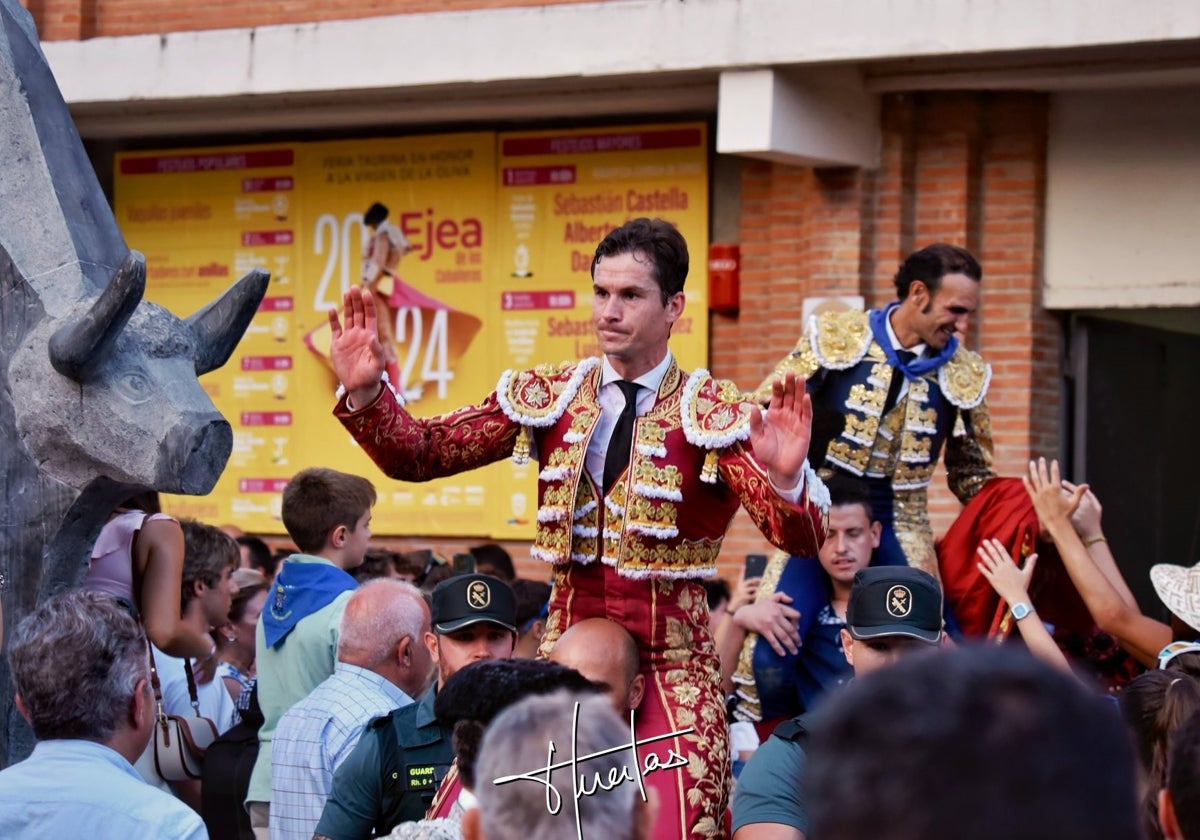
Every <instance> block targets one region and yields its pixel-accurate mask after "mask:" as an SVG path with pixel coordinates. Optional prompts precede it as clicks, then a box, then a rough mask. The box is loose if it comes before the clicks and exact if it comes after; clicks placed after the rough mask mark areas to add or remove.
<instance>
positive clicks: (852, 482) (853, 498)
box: [825, 472, 875, 522]
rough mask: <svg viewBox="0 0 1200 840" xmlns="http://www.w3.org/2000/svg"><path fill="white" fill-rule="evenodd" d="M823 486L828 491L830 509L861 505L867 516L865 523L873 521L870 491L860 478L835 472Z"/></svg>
mask: <svg viewBox="0 0 1200 840" xmlns="http://www.w3.org/2000/svg"><path fill="white" fill-rule="evenodd" d="M825 486H826V487H827V488H828V489H829V504H830V506H831V507H843V506H846V505H862V509H863V510H864V511H865V512H866V514H867V521H868V522H874V521H875V509H874V508H873V507H872V506H871V489H870V488H869V487H868V486H867V483H866V482H865V481H863V480H862V479H861V478H858V477H857V476H853V475H848V474H846V473H844V472H835V473H834V474H833V475H832V476H830V477H829V478H828V479H827V480H826V481H825Z"/></svg>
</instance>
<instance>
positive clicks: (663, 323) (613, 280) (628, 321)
mask: <svg viewBox="0 0 1200 840" xmlns="http://www.w3.org/2000/svg"><path fill="white" fill-rule="evenodd" d="M683 302H684V299H683V293H682V292H681V293H679V294H677V295H674V296H672V297H671V298H670V299H669V300H668V301H667V305H666V306H663V302H662V292H661V291H660V290H659V286H658V283H657V282H656V281H655V280H654V268H653V265H652V264H651V263H650V261H649V260H648V259H647V258H645V257H643V256H642V255H641V254H640V253H638V254H617V255H616V256H612V257H603V258H601V260H600V262H599V263H598V264H597V265H596V275H595V279H594V280H593V283H592V325H593V326H594V327H595V328H596V338H597V340H598V341H599V343H600V351H601V352H602V353H604V355H606V356H608V358H609V361H610V362H612V364H613V366H614V367H616V368H617V370H618V371H619V372H623V370H622V368H623V367H628V366H632V367H634V368H636V369H637V370H638V373H635V374H633V375H634V376H638V375H640V374H641V373H642V372H644V371H645V370H649V369H650V368H652V367H653V366H654V365H656V364H658V363H659V362H661V361H662V359H663V356H665V355H666V352H667V339H668V338H670V336H671V325H672V324H674V323H675V321H676V319H678V318H679V315H680V313H682V312H683Z"/></svg>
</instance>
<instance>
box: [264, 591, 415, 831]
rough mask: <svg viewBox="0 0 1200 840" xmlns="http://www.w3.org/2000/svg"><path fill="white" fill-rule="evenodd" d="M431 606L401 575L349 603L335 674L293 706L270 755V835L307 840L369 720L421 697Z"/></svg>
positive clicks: (283, 718) (276, 730)
mask: <svg viewBox="0 0 1200 840" xmlns="http://www.w3.org/2000/svg"><path fill="white" fill-rule="evenodd" d="M427 632H429V608H428V607H427V606H426V605H425V600H424V599H423V598H422V597H421V593H420V591H419V590H417V589H416V587H414V586H412V585H411V584H408V583H404V582H402V581H398V580H374V581H370V582H369V583H365V584H363V585H362V586H361V587H360V588H359V589H358V590H357V591H355V593H354V595H353V596H351V598H350V600H349V601H348V602H347V603H346V610H345V613H344V614H343V616H342V624H341V629H340V631H339V635H338V651H337V665H336V666H335V668H334V672H333V675H332V676H330V677H329V678H327V679H326V680H325V681H324V682H323V683H321V684H320V685H319V686H317V687H316V688H315V689H314V690H313V691H312V693H311V694H309V695H308V696H307V697H305V698H304V699H303V700H301V701H300V702H298V703H296V705H294V706H292V707H291V708H290V709H289V710H288V711H287V712H285V713H284V715H283V717H282V718H280V720H279V725H278V726H277V727H276V729H275V738H274V750H273V751H272V754H271V812H270V813H271V818H270V823H269V825H270V831H271V840H310V838H311V837H312V836H313V832H314V831H315V830H316V827H317V821H318V820H319V819H320V818H321V810H322V809H323V808H324V807H325V800H326V799H328V798H329V792H330V790H331V789H332V786H333V773H334V771H335V770H336V769H337V768H338V767H339V766H340V765H341V763H342V761H343V760H344V759H345V758H346V756H348V755H349V754H350V753H351V751H352V750H353V749H354V747H355V745H356V744H357V743H358V739H359V736H360V735H362V732H363V729H364V728H365V727H366V725H367V723H368V722H369V721H371V720H372V719H374V718H377V717H379V716H381V715H385V714H387V713H388V712H390V711H392V710H393V709H398V708H401V707H403V706H407V705H409V704H410V703H412V702H413V698H414V697H419V696H421V693H422V692H423V691H424V689H425V687H426V685H428V683H429V679H430V677H431V676H432V673H433V660H432V657H431V655H430V653H429V649H428V648H427V647H426V646H425V641H424V638H425V634H426V633H427Z"/></svg>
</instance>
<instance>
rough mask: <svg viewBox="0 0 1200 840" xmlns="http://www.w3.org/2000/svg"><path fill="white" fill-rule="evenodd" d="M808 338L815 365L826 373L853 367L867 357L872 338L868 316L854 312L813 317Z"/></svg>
mask: <svg viewBox="0 0 1200 840" xmlns="http://www.w3.org/2000/svg"><path fill="white" fill-rule="evenodd" d="M808 334H809V343H810V344H811V349H812V354H813V357H814V359H815V361H816V363H817V364H818V365H819V366H821V367H823V368H827V369H829V370H846V369H847V368H852V367H854V366H855V365H856V364H858V363H859V362H860V361H862V358H863V356H865V355H867V350H869V349H870V347H871V341H872V338H873V336H872V335H871V322H870V316H869V315H868V314H867V313H866V312H861V311H859V310H857V309H847V310H842V311H837V312H822V313H821V314H820V315H814V316H813V317H812V318H810V319H809V322H808Z"/></svg>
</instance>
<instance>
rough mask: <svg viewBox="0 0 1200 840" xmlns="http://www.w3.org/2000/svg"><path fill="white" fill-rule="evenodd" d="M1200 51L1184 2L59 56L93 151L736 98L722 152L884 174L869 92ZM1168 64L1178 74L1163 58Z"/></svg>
mask: <svg viewBox="0 0 1200 840" xmlns="http://www.w3.org/2000/svg"><path fill="white" fill-rule="evenodd" d="M1198 44H1200V3H1183V2H1178V0H1140V2H1137V3H1130V2H1128V0H1089V1H1088V2H1080V0H939V2H937V3H930V2H929V1H928V0H889V2H887V3H881V2H878V0H840V2H837V3H830V2H828V0H703V1H702V2H701V1H700V0H688V2H675V0H609V2H596V3H582V4H565V5H550V6H531V7H517V8H504V9H479V10H474V11H470V12H442V13H430V14H408V15H392V16H384V17H374V18H362V19H356V20H337V21H327V22H321V23H302V24H284V25H277V26H264V27H257V28H252V29H224V30H206V31H196V32H175V33H171V34H166V35H134V36H125V37H100V38H93V39H90V40H87V41H58V42H49V43H46V44H44V49H45V52H46V55H47V57H48V58H49V60H50V63H51V67H52V68H53V69H54V72H55V75H56V77H57V78H58V81H59V85H60V87H61V88H62V90H63V94H64V96H65V98H66V100H67V103H68V105H69V106H70V108H71V111H72V114H73V115H74V116H75V118H76V120H77V123H78V126H79V130H80V133H81V134H82V135H83V136H84V137H88V138H124V139H128V138H137V137H147V138H149V137H166V136H174V137H179V136H196V137H202V136H205V135H217V134H229V133H231V132H246V131H252V132H269V131H273V130H286V131H304V130H311V131H315V132H320V131H328V130H329V129H330V127H331V126H334V127H340V128H346V129H358V128H372V127H374V128H377V129H378V130H380V131H384V130H388V129H389V128H391V127H397V126H406V125H416V124H421V125H460V126H461V125H464V124H470V123H473V122H477V123H491V124H494V123H495V122H496V121H511V122H528V121H531V120H555V119H562V118H569V119H581V118H591V119H608V118H621V119H626V118H629V117H631V116H636V117H642V116H655V115H666V114H679V113H689V114H693V115H694V114H695V113H698V112H707V113H715V115H716V116H717V120H718V124H719V125H721V124H724V125H725V126H731V125H732V123H731V122H730V120H731V119H732V117H733V115H734V111H732V110H727V109H734V108H736V107H739V106H740V105H741V104H742V103H740V102H739V101H738V100H737V99H736V98H733V97H732V93H731V94H730V96H728V97H727V96H726V91H727V90H729V91H733V90H734V89H741V90H743V91H746V90H747V89H752V90H755V91H756V92H757V93H756V95H757V97H758V101H759V103H760V104H759V106H758V110H757V120H756V123H757V126H756V127H755V126H747V127H746V128H747V131H745V132H739V133H734V134H726V135H725V136H727V137H730V138H739V139H736V140H735V139H730V140H729V141H728V142H729V149H730V150H731V151H734V150H737V149H739V148H741V149H742V150H743V151H741V152H739V153H746V154H756V155H759V156H764V157H772V159H779V160H804V159H807V158H806V156H808V157H811V158H812V159H813V160H826V159H830V158H829V157H828V156H829V154H830V152H829V146H830V144H831V142H833V141H834V140H837V139H838V138H842V139H843V140H845V139H846V138H849V139H848V140H847V142H849V143H850V146H851V147H852V149H853V151H850V152H844V153H840V157H839V156H838V155H835V156H834V157H833V158H832V160H833V161H834V162H837V161H839V160H841V158H842V157H844V158H846V162H853V161H862V160H864V159H866V158H867V157H869V156H867V155H864V154H863V153H862V151H861V148H864V147H866V146H868V145H870V143H869V137H870V134H871V132H870V130H869V128H868V127H865V126H863V125H861V122H862V121H861V117H860V115H859V111H860V110H861V107H862V103H863V101H864V98H865V97H869V96H870V95H872V94H878V93H881V92H889V91H895V90H902V89H904V90H916V89H923V88H931V87H980V86H989V87H1005V86H1022V87H1033V88H1035V89H1036V88H1037V87H1038V86H1039V85H1062V84H1070V81H1071V79H1074V78H1078V75H1077V74H1076V72H1075V65H1073V63H1072V62H1073V58H1072V56H1075V55H1077V54H1086V55H1087V61H1088V62H1089V63H1088V65H1087V67H1086V68H1083V72H1085V73H1086V74H1090V75H1091V76H1092V83H1094V82H1095V80H1096V79H1097V78H1100V77H1101V76H1103V75H1104V74H1107V76H1106V77H1126V78H1128V77H1130V76H1131V75H1136V74H1137V73H1138V72H1140V71H1142V70H1148V71H1153V72H1157V73H1160V74H1168V75H1171V74H1174V75H1175V76H1177V77H1179V76H1186V75H1187V74H1188V73H1192V74H1194V73H1195V68H1196V66H1197V65H1196V62H1195V60H1194V58H1195V55H1196V54H1197V52H1198V49H1197V45H1198ZM1172 50H1174V51H1176V57H1175V58H1174V59H1170V56H1168V59H1170V60H1169V61H1168V63H1167V64H1163V63H1161V59H1156V58H1155V57H1156V56H1160V55H1163V54H1164V51H1166V52H1170V51H1172ZM1187 54H1190V55H1191V56H1192V61H1191V62H1190V65H1189V62H1188V60H1187ZM1035 58H1036V59H1037V61H1039V62H1040V63H1037V64H1030V61H1031V59H1035ZM1154 61H1159V62H1160V63H1159V64H1153V62H1154ZM1139 62H1140V63H1139ZM1172 62H1174V63H1172ZM1123 64H1125V65H1127V69H1123V68H1122V65H1123ZM830 68H837V69H835V70H831V69H830ZM762 73H766V74H768V75H766V76H763V75H761V74H762ZM839 74H840V77H841V78H840V81H838V80H837V77H838V76H839ZM850 74H857V77H858V78H860V79H862V82H861V84H859V85H858V86H857V87H855V86H854V85H852V84H849V83H848V82H847V81H846V80H847V79H850V78H851V75H850ZM831 79H832V80H833V81H831ZM768 100H769V101H770V102H771V103H772V105H771V108H770V109H766V104H765V103H766V102H767V101H768ZM764 109H766V110H764ZM804 115H808V116H809V117H810V118H813V117H815V118H818V119H819V120H820V121H821V122H823V123H824V122H827V121H828V122H830V123H831V125H824V126H819V127H811V126H810V127H809V128H808V129H807V130H806V131H805V132H804V133H805V134H806V136H807V139H806V141H805V142H804V143H803V144H799V143H798V142H797V141H793V140H788V139H786V138H781V137H780V135H779V132H777V131H776V128H775V127H776V126H778V125H791V126H792V127H793V128H794V127H795V126H796V125H798V124H799V125H802V124H803V120H802V117H803V116H804ZM781 120H782V122H781ZM767 124H769V125H770V126H771V127H770V129H769V130H768V129H767ZM751 128H754V129H755V130H756V131H757V132H758V135H759V136H758V137H757V138H754V137H752V136H749V130H750V129H751ZM727 131H729V132H732V131H733V129H732V128H728V129H727Z"/></svg>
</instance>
